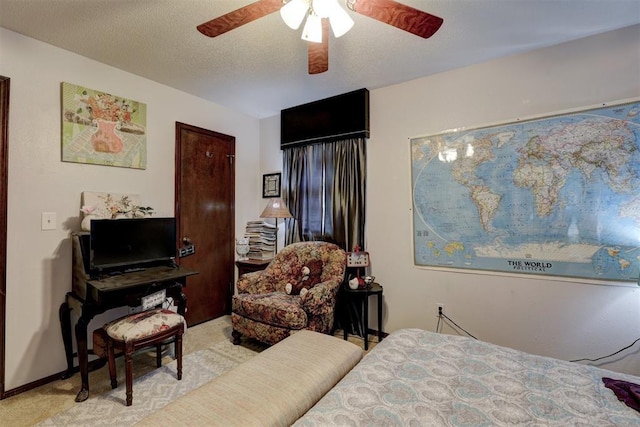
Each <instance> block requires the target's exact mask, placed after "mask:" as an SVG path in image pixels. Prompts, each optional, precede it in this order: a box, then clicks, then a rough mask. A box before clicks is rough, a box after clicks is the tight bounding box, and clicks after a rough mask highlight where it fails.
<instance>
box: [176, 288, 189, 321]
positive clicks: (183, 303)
mask: <svg viewBox="0 0 640 427" xmlns="http://www.w3.org/2000/svg"><path fill="white" fill-rule="evenodd" d="M177 302H178V304H177V305H178V314H179V315H181V316H184V315H185V313H186V312H187V296H186V295H185V294H184V292H180V297H179V298H178V301H177Z"/></svg>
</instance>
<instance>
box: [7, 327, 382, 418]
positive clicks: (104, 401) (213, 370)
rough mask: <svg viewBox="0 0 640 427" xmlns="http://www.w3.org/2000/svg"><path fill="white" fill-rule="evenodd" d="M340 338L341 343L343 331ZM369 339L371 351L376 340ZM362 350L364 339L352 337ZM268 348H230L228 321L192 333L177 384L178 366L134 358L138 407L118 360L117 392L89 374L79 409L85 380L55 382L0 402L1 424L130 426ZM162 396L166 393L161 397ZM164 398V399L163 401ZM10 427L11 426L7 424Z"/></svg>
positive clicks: (145, 355) (103, 375) (103, 373)
mask: <svg viewBox="0 0 640 427" xmlns="http://www.w3.org/2000/svg"><path fill="white" fill-rule="evenodd" d="M336 336H339V337H342V332H341V331H336ZM371 338H372V339H370V348H372V347H373V346H375V344H376V342H377V337H376V338H373V337H371ZM349 341H352V342H354V343H356V344H358V345H360V346H362V338H360V337H354V336H349ZM264 348H266V346H264V345H262V344H260V343H258V342H256V341H253V340H246V339H245V340H243V343H242V344H241V345H239V346H234V345H233V344H232V343H231V318H230V316H223V317H220V318H218V319H214V320H212V321H209V322H206V323H202V324H200V325H196V326H194V327H191V328H189V329H188V331H187V333H186V334H185V335H184V343H183V352H184V359H183V364H184V366H183V379H182V380H181V381H178V380H177V379H176V368H175V361H174V360H173V359H172V358H171V357H170V356H169V355H167V356H165V357H164V359H163V367H162V368H160V369H157V368H156V366H155V353H153V352H144V351H143V352H140V353H137V354H136V355H135V356H134V363H133V366H134V369H133V371H134V383H133V406H131V407H128V408H127V407H126V406H125V405H124V399H125V386H124V366H123V362H124V360H123V358H118V360H117V363H118V365H117V372H118V388H117V389H115V390H112V389H111V385H110V381H109V369H108V367H107V366H103V367H102V368H100V369H97V370H95V371H93V372H90V373H89V386H90V395H89V400H87V401H85V402H82V403H76V402H75V400H74V399H75V396H76V393H77V392H78V390H79V389H80V375H79V374H75V375H74V376H73V377H71V378H69V379H67V380H60V381H54V382H52V383H49V384H46V385H44V386H42V387H38V388H37V389H34V390H30V391H28V392H25V393H21V394H19V395H17V396H13V397H10V398H8V399H5V400H2V401H0V420H1V421H0V424H2V425H11V426H34V425H42V426H71V425H75V426H85V425H91V426H93V425H95V426H97V425H102V424H105V423H106V424H107V425H110V426H128V425H132V424H133V423H135V422H136V421H137V420H139V419H141V418H142V417H143V416H145V415H146V414H147V413H149V412H150V411H153V410H156V409H158V408H159V407H162V406H164V405H165V404H166V403H168V402H169V401H170V400H171V399H175V398H177V397H179V396H181V395H183V394H185V393H186V392H188V391H190V390H192V389H195V388H196V387H199V386H200V385H202V384H204V383H205V382H207V381H210V380H211V379H213V378H215V377H216V376H218V375H219V374H221V373H222V372H224V371H225V370H226V369H230V368H232V367H233V366H235V365H237V364H238V363H242V362H244V361H245V360H247V359H248V358H250V357H253V356H254V355H255V354H257V353H258V352H260V351H262V350H263V349H264ZM159 390H162V391H161V392H160V391H159ZM158 396H161V397H158ZM5 423H8V424H5Z"/></svg>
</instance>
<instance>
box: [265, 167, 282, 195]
mask: <svg viewBox="0 0 640 427" xmlns="http://www.w3.org/2000/svg"><path fill="white" fill-rule="evenodd" d="M281 176H282V174H281V173H280V172H278V173H268V174H265V175H262V197H263V198H269V197H280V177H281Z"/></svg>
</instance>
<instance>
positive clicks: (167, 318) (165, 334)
mask: <svg viewBox="0 0 640 427" xmlns="http://www.w3.org/2000/svg"><path fill="white" fill-rule="evenodd" d="M185 324H186V323H185V320H184V317H182V316H181V315H179V314H178V313H175V312H173V311H171V310H165V309H160V308H158V309H153V310H147V311H142V312H139V313H134V314H129V315H127V316H124V317H121V318H119V319H116V320H113V321H111V322H109V323H107V324H106V325H104V327H103V330H104V331H105V333H106V334H105V338H106V344H107V357H108V361H109V377H110V378H111V388H116V387H117V386H118V381H117V379H116V362H115V350H122V351H124V357H125V371H126V374H125V379H126V388H127V399H126V405H127V406H131V403H132V401H133V390H132V389H133V353H134V352H135V351H136V350H138V349H141V348H144V347H150V346H155V347H156V366H157V367H158V368H159V367H160V366H161V365H162V359H161V346H162V344H163V342H165V341H166V340H168V339H173V341H174V343H175V354H176V360H177V371H178V372H177V377H178V380H181V379H182V334H183V333H184V330H185Z"/></svg>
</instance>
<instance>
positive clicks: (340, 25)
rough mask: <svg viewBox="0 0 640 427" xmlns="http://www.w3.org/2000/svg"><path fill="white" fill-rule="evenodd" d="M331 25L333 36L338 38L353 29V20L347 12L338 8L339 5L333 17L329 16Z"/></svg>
mask: <svg viewBox="0 0 640 427" xmlns="http://www.w3.org/2000/svg"><path fill="white" fill-rule="evenodd" d="M329 23H330V24H331V30H332V31H333V35H334V36H336V37H340V36H342V35H344V34H345V33H346V32H347V31H349V30H350V29H351V27H353V19H351V17H350V16H349V14H348V13H347V11H346V10H344V9H343V8H341V7H340V6H338V4H337V3H336V7H335V8H334V9H333V11H332V14H331V16H329Z"/></svg>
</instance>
